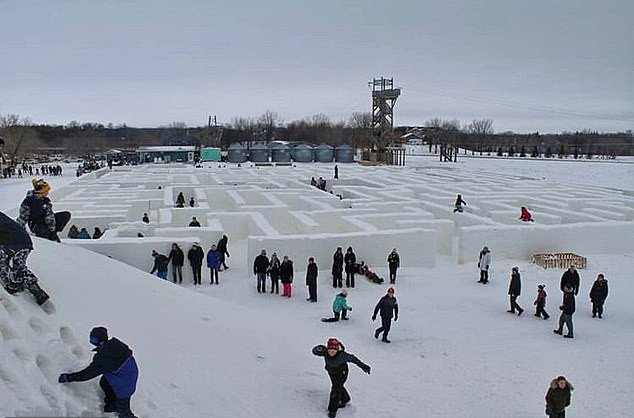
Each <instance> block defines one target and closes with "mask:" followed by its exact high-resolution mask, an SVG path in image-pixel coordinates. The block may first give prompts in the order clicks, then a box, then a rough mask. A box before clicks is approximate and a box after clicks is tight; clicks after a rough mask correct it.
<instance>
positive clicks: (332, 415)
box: [328, 411, 337, 418]
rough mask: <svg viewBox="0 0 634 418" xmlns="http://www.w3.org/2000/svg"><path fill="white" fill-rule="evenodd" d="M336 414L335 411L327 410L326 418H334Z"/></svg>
mask: <svg viewBox="0 0 634 418" xmlns="http://www.w3.org/2000/svg"><path fill="white" fill-rule="evenodd" d="M336 416H337V411H328V418H335V417H336Z"/></svg>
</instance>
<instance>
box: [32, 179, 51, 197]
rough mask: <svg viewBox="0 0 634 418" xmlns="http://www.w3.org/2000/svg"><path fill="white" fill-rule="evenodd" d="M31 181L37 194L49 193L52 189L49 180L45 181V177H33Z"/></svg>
mask: <svg viewBox="0 0 634 418" xmlns="http://www.w3.org/2000/svg"><path fill="white" fill-rule="evenodd" d="M31 183H33V190H35V193H37V194H44V193H47V192H49V191H50V190H51V186H49V184H48V183H47V182H45V181H44V179H39V180H38V179H35V178H34V179H33V180H31Z"/></svg>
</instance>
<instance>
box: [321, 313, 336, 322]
mask: <svg viewBox="0 0 634 418" xmlns="http://www.w3.org/2000/svg"><path fill="white" fill-rule="evenodd" d="M332 314H333V317H332V318H328V319H326V320H325V321H324V322H338V321H339V312H335V311H332Z"/></svg>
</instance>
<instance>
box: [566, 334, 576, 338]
mask: <svg viewBox="0 0 634 418" xmlns="http://www.w3.org/2000/svg"><path fill="white" fill-rule="evenodd" d="M564 338H574V336H573V335H572V334H566V335H564Z"/></svg>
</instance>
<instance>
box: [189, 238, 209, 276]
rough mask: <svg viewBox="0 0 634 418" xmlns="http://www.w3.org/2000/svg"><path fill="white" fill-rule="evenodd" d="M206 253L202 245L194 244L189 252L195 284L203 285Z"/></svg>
mask: <svg viewBox="0 0 634 418" xmlns="http://www.w3.org/2000/svg"><path fill="white" fill-rule="evenodd" d="M204 257H205V252H204V251H203V249H202V248H200V243H198V242H194V243H193V244H192V247H191V248H190V249H189V251H188V252H187V259H188V260H189V264H190V265H191V266H192V275H193V276H194V284H195V285H196V284H201V276H202V266H203V258H204Z"/></svg>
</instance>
